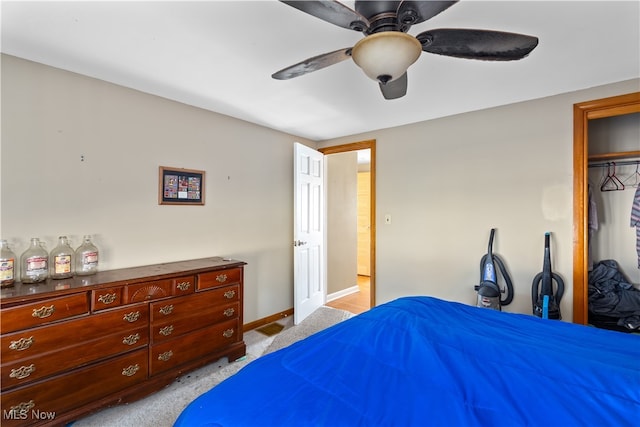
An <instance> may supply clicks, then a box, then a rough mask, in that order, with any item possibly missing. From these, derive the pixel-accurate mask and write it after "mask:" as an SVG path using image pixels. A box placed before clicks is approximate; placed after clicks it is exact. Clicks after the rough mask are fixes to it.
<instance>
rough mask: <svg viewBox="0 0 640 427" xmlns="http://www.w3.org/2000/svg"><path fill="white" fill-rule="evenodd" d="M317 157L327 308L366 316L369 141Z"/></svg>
mask: <svg viewBox="0 0 640 427" xmlns="http://www.w3.org/2000/svg"><path fill="white" fill-rule="evenodd" d="M319 151H321V152H322V153H323V154H325V155H327V157H326V158H327V164H328V165H329V169H328V172H327V179H328V182H329V183H328V185H327V192H328V195H327V204H328V208H329V211H330V212H329V213H328V214H327V217H328V224H327V229H328V235H329V237H328V242H327V243H328V244H327V249H328V254H327V267H328V268H327V270H328V274H327V276H328V279H329V283H328V284H327V296H328V302H327V305H328V306H331V307H335V308H340V309H344V310H348V311H351V312H356V313H358V312H362V311H366V310H367V309H369V308H371V307H373V306H374V305H375V141H374V140H371V141H362V142H357V143H352V144H345V145H340V146H334V147H326V148H322V149H320V150H319ZM332 155H336V156H332ZM331 170H333V171H334V172H333V177H332V172H331ZM332 182H333V184H334V190H333V191H332V189H331V188H332ZM332 198H333V199H334V203H333V207H332V203H331V202H330V200H331V199H332ZM332 217H333V219H332ZM332 239H333V241H334V244H333V245H331V243H330V242H331V240H332ZM332 278H333V279H332Z"/></svg>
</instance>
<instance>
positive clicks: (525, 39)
mask: <svg viewBox="0 0 640 427" xmlns="http://www.w3.org/2000/svg"><path fill="white" fill-rule="evenodd" d="M416 38H417V39H418V41H419V42H420V43H421V44H422V50H423V51H425V52H429V53H436V54H438V55H446V56H453V57H456V58H465V59H481V60H486V61H514V60H517V59H522V58H524V57H525V56H527V55H528V54H529V53H530V52H531V51H532V50H533V49H535V47H536V46H537V45H538V38H537V37H533V36H527V35H525V34H516V33H507V32H503V31H491V30H471V29H459V28H442V29H437V30H429V31H425V32H423V33H420V34H418V35H417V36H416Z"/></svg>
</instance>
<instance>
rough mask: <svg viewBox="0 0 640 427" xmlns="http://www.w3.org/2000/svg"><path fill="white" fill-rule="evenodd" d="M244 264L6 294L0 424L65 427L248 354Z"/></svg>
mask: <svg viewBox="0 0 640 427" xmlns="http://www.w3.org/2000/svg"><path fill="white" fill-rule="evenodd" d="M244 265H245V263H244V262H242V261H236V260H229V261H226V260H223V259H222V258H219V257H214V258H205V259H197V260H189V261H180V262H172V263H166V264H157V265H149V266H144V267H135V268H124V269H118V270H111V271H103V272H99V273H97V274H95V275H93V276H77V277H73V278H71V279H61V280H47V281H46V282H43V283H40V284H20V283H18V284H16V285H15V287H13V288H8V289H2V291H1V293H0V332H1V334H2V335H1V337H0V343H1V347H0V356H1V359H2V360H1V369H0V370H1V383H0V384H1V387H2V395H1V397H0V399H1V402H2V406H1V410H2V414H1V418H0V424H2V426H14V425H15V426H23V425H64V424H66V423H68V422H70V421H73V420H75V419H78V418H80V417H81V416H83V415H86V414H88V413H89V412H92V411H95V410H97V409H99V408H103V407H106V406H109V405H114V404H118V403H127V402H131V401H134V400H136V399H139V398H141V397H144V396H145V395H148V394H150V393H152V392H154V391H156V390H158V389H160V388H162V387H164V386H166V385H167V384H169V383H171V382H172V381H174V380H175V379H176V378H177V377H178V376H180V375H182V374H183V373H185V372H187V371H190V370H193V369H195V368H198V367H201V366H203V365H205V364H207V363H211V362H213V361H216V360H218V359H220V358H222V357H228V358H229V360H236V359H238V358H240V357H242V356H244V355H245V353H246V346H245V344H244V341H243V338H242V321H243V320H242V302H243V294H242V293H243V276H244V274H243V273H244Z"/></svg>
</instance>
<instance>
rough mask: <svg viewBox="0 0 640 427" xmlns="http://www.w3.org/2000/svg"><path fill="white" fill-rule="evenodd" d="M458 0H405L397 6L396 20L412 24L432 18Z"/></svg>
mask: <svg viewBox="0 0 640 427" xmlns="http://www.w3.org/2000/svg"><path fill="white" fill-rule="evenodd" d="M456 3H458V1H457V0H456V1H409V0H405V1H403V2H401V3H400V6H398V22H399V23H401V24H405V25H414V24H419V23H420V22H424V21H426V20H428V19H431V18H433V17H434V16H436V15H437V14H439V13H440V12H444V11H445V10H447V9H449V8H450V7H451V6H453V5H454V4H456Z"/></svg>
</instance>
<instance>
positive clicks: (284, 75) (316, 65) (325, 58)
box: [271, 47, 351, 80]
mask: <svg viewBox="0 0 640 427" xmlns="http://www.w3.org/2000/svg"><path fill="white" fill-rule="evenodd" d="M349 58H351V48H350V47H347V48H344V49H340V50H336V51H333V52H329V53H323V54H322V55H318V56H314V57H313V58H309V59H305V60H304V61H302V62H299V63H297V64H295V65H292V66H290V67H287V68H283V69H282V70H280V71H278V72H275V73H273V74H272V75H271V77H273V78H274V79H276V80H288V79H292V78H294V77H298V76H301V75H303V74H308V73H312V72H314V71H318V70H321V69H323V68H326V67H328V66H330V65H334V64H337V63H338V62H342V61H344V60H346V59H349Z"/></svg>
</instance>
